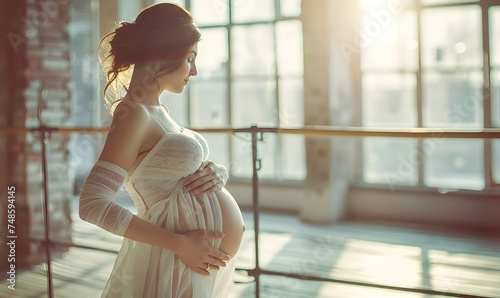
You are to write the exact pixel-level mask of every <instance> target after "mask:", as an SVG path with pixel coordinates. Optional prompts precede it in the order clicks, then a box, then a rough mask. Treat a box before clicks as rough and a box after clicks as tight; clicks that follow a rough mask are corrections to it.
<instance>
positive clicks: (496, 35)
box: [490, 6, 500, 67]
mask: <svg viewBox="0 0 500 298" xmlns="http://www.w3.org/2000/svg"><path fill="white" fill-rule="evenodd" d="M490 45H491V46H490V48H491V50H490V52H491V57H490V59H491V65H493V66H496V67H500V6H495V7H490Z"/></svg>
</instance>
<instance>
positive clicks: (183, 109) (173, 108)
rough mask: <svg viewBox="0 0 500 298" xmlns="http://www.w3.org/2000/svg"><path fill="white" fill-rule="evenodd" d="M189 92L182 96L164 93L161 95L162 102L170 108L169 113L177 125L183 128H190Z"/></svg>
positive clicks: (183, 93)
mask: <svg viewBox="0 0 500 298" xmlns="http://www.w3.org/2000/svg"><path fill="white" fill-rule="evenodd" d="M186 94H187V92H186V90H185V89H184V92H182V93H181V94H174V93H170V92H167V91H163V93H162V94H161V95H160V102H161V103H162V104H164V105H166V106H167V107H168V111H169V112H168V113H169V114H170V116H171V117H172V119H173V120H174V121H175V122H177V124H179V125H182V126H189V121H188V104H187V101H188V99H187V95H186Z"/></svg>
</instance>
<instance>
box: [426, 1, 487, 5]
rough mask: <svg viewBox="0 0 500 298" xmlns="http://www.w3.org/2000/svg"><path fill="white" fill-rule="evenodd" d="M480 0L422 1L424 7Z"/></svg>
mask: <svg viewBox="0 0 500 298" xmlns="http://www.w3.org/2000/svg"><path fill="white" fill-rule="evenodd" d="M477 1H479V0H420V3H422V4H423V5H435V4H449V3H463V2H477Z"/></svg>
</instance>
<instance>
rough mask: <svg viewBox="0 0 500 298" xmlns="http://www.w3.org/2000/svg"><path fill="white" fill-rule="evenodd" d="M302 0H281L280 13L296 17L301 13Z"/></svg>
mask: <svg viewBox="0 0 500 298" xmlns="http://www.w3.org/2000/svg"><path fill="white" fill-rule="evenodd" d="M301 4H302V0H281V3H280V6H281V15H282V16H284V17H297V16H300V14H301V13H302V9H301Z"/></svg>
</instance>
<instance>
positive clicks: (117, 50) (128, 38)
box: [109, 22, 138, 67]
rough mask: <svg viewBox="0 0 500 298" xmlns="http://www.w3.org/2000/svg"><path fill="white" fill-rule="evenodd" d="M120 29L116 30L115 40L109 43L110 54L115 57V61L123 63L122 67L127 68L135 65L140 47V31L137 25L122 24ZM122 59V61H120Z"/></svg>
mask: <svg viewBox="0 0 500 298" xmlns="http://www.w3.org/2000/svg"><path fill="white" fill-rule="evenodd" d="M120 25H121V26H119V27H118V28H116V29H115V34H114V37H113V39H112V40H111V41H110V42H109V45H110V47H111V48H110V52H111V53H113V55H115V57H116V58H118V57H119V58H118V59H116V58H115V61H121V62H122V63H120V64H121V65H120V67H121V66H123V67H127V66H129V65H130V64H133V57H135V56H136V53H137V50H138V46H137V38H138V36H137V35H138V30H137V24H136V23H129V22H120ZM120 58H121V59H120Z"/></svg>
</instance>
